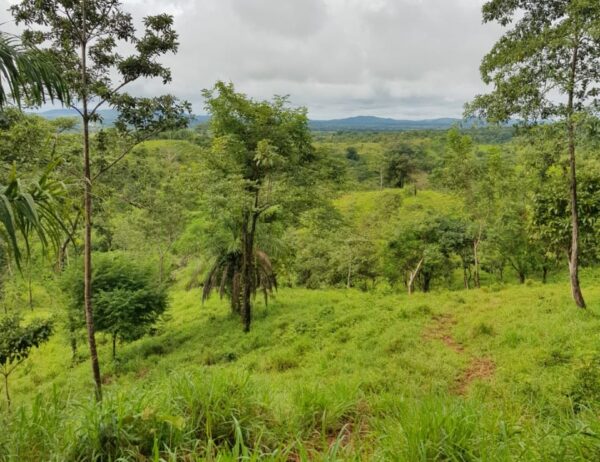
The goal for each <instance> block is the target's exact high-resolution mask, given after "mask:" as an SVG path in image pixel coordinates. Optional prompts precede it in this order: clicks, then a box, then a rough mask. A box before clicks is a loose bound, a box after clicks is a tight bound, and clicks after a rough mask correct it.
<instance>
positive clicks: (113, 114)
mask: <svg viewBox="0 0 600 462" xmlns="http://www.w3.org/2000/svg"><path fill="white" fill-rule="evenodd" d="M36 114H38V115H40V116H42V117H44V118H46V119H50V120H52V119H57V118H59V117H77V116H78V114H77V112H76V111H75V110H74V109H51V110H48V111H42V112H38V113H36ZM98 114H99V115H100V117H101V119H102V125H104V126H112V125H113V124H114V122H115V120H116V118H117V116H118V112H117V111H116V110H114V109H104V110H101V111H98ZM208 120H210V117H209V116H207V115H195V116H194V119H193V121H192V124H191V125H192V126H196V125H200V124H203V123H206V122H208ZM455 125H460V126H463V127H464V126H467V127H473V126H475V125H476V123H475V122H474V121H465V120H463V119H459V118H452V117H443V118H437V119H422V120H410V119H392V118H385V117H376V116H353V117H347V118H342V119H332V120H310V121H309V126H310V128H311V129H312V130H315V131H403V130H447V129H449V128H451V127H453V126H455Z"/></svg>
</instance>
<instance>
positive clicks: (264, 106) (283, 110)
mask: <svg viewBox="0 0 600 462" xmlns="http://www.w3.org/2000/svg"><path fill="white" fill-rule="evenodd" d="M204 97H205V99H206V109H207V110H208V112H209V113H210V115H211V120H210V127H211V130H212V133H213V136H214V138H213V142H212V147H211V154H212V156H211V158H210V159H209V165H208V166H207V172H209V174H210V178H209V179H208V181H209V183H210V184H211V185H212V186H211V187H212V188H213V190H212V191H211V193H214V194H211V196H212V197H209V198H208V200H209V201H211V203H210V204H208V206H207V208H208V209H209V211H210V213H211V214H212V215H213V216H214V219H215V223H217V222H219V223H223V224H224V226H225V227H226V228H227V229H228V233H230V234H229V235H230V236H231V237H232V238H233V239H234V243H232V244H233V245H230V246H229V250H234V249H238V250H239V252H240V254H241V257H242V263H241V275H240V283H241V316H242V322H243V326H244V331H246V332H247V331H249V330H250V324H251V320H252V311H251V310H252V307H251V295H252V292H253V288H254V287H255V284H254V283H253V277H254V275H255V265H256V262H255V256H256V237H257V230H258V227H259V221H260V220H261V219H262V220H263V226H264V225H265V224H269V225H273V224H274V223H275V222H277V221H278V220H280V219H281V217H282V215H284V214H286V213H290V211H291V210H293V209H294V208H295V206H294V205H293V203H294V202H297V201H299V200H302V202H303V203H305V204H306V203H307V202H308V201H307V198H306V197H302V195H301V193H300V191H299V190H300V189H301V190H302V191H303V192H306V195H307V196H308V195H309V193H310V191H309V185H310V184H311V183H314V178H315V177H316V176H317V174H316V173H314V174H313V175H312V176H311V175H309V174H304V173H303V170H310V169H309V167H310V165H311V163H312V162H313V161H314V160H315V158H316V157H315V152H314V149H313V146H312V139H311V134H310V130H309V128H308V118H307V116H306V109H304V108H299V109H292V108H289V107H288V102H287V99H286V98H281V97H275V98H274V100H273V101H272V102H269V101H254V100H252V99H250V98H248V97H246V95H243V94H240V93H236V92H235V89H234V87H233V85H232V84H225V83H223V82H218V83H217V84H216V85H215V86H214V88H213V89H211V90H205V91H204ZM309 173H313V172H309ZM311 180H313V181H311ZM220 255H223V253H219V254H217V257H219V256H220Z"/></svg>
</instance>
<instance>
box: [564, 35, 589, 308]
mask: <svg viewBox="0 0 600 462" xmlns="http://www.w3.org/2000/svg"><path fill="white" fill-rule="evenodd" d="M578 59H579V46H578V45H575V47H574V49H573V59H572V61H571V82H570V88H569V101H568V105H567V111H568V115H567V130H568V137H569V167H570V168H569V170H570V171H569V182H570V202H571V249H570V255H569V276H570V280H571V293H572V295H573V300H575V304H576V305H577V306H578V307H579V308H585V300H584V299H583V294H582V292H581V286H580V285H579V212H578V210H577V170H576V159H575V122H574V120H573V112H574V98H575V81H576V77H577V62H578Z"/></svg>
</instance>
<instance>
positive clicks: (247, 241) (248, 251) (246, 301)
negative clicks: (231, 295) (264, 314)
mask: <svg viewBox="0 0 600 462" xmlns="http://www.w3.org/2000/svg"><path fill="white" fill-rule="evenodd" d="M248 215H249V216H248V217H247V218H246V219H245V220H244V221H245V226H244V231H243V232H242V236H243V241H244V242H243V248H244V253H243V257H242V322H243V324H244V332H249V331H250V324H251V323H252V301H251V299H250V297H251V295H252V277H253V275H252V273H253V266H254V265H253V253H254V252H253V250H254V229H253V228H254V226H253V225H252V223H251V222H253V221H254V218H252V217H250V215H252V214H250V213H249V214H248Z"/></svg>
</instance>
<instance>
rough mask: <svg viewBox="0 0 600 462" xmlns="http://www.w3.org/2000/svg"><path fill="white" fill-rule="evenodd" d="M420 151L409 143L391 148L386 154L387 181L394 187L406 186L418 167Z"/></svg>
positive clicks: (385, 173)
mask: <svg viewBox="0 0 600 462" xmlns="http://www.w3.org/2000/svg"><path fill="white" fill-rule="evenodd" d="M417 156H418V152H417V151H416V150H415V149H414V148H413V147H412V146H410V145H408V144H400V145H397V146H394V147H393V148H391V149H389V150H388V151H387V152H386V153H385V155H384V158H385V170H384V176H385V181H386V183H387V184H388V185H389V186H392V187H394V188H404V186H405V185H406V183H408V182H409V181H410V180H411V177H412V175H413V173H414V172H415V171H416V169H417V159H416V158H417Z"/></svg>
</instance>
